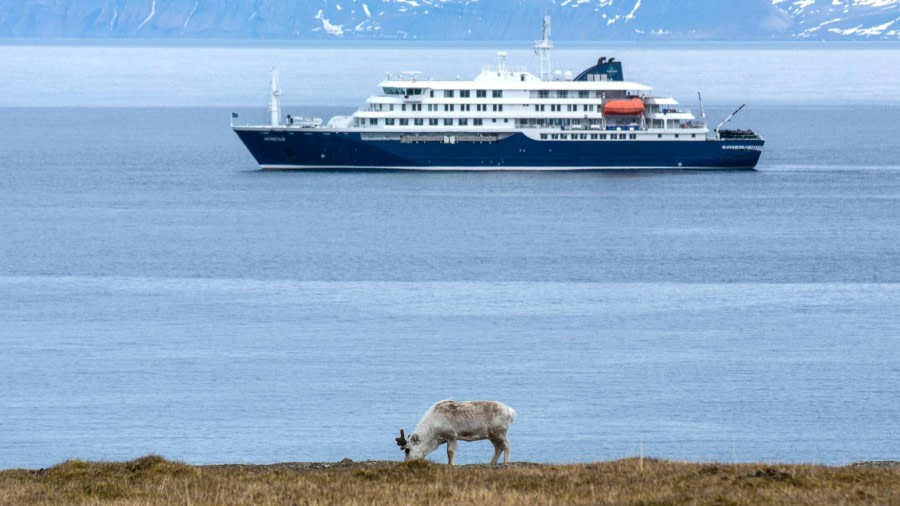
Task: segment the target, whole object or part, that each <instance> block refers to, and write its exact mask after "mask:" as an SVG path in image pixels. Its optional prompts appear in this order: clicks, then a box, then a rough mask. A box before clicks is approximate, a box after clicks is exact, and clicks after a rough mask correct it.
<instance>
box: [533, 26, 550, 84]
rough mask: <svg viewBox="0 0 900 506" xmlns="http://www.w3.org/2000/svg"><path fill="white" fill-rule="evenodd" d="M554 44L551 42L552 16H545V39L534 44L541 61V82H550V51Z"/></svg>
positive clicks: (535, 51)
mask: <svg viewBox="0 0 900 506" xmlns="http://www.w3.org/2000/svg"><path fill="white" fill-rule="evenodd" d="M551 49H553V43H552V42H550V16H544V38H543V39H542V40H537V41H535V42H534V54H536V55H538V58H539V59H540V60H541V73H540V77H541V81H549V80H550V50H551Z"/></svg>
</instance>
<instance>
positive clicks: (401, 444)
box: [394, 429, 406, 450]
mask: <svg viewBox="0 0 900 506" xmlns="http://www.w3.org/2000/svg"><path fill="white" fill-rule="evenodd" d="M394 441H396V442H397V446H399V447H400V449H401V450H402V449H403V447H404V446H406V435H404V434H403V429H400V437H395V438H394Z"/></svg>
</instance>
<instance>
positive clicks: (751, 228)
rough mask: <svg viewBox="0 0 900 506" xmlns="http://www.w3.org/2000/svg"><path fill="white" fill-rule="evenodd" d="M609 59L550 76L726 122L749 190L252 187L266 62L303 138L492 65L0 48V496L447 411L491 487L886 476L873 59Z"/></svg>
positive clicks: (885, 207)
mask: <svg viewBox="0 0 900 506" xmlns="http://www.w3.org/2000/svg"><path fill="white" fill-rule="evenodd" d="M501 49H503V47H501ZM506 49H509V46H507V47H506ZM613 49H615V50H616V51H615V52H612V51H602V50H595V49H591V48H583V47H582V48H572V49H567V50H566V49H564V50H562V51H559V52H558V53H557V54H558V59H557V60H555V61H559V62H561V65H563V66H562V68H571V69H572V70H575V71H577V70H580V69H581V67H585V66H588V65H589V64H590V63H591V62H592V61H594V60H595V59H596V57H597V56H598V53H599V54H600V55H602V54H619V55H622V59H624V60H625V65H626V67H625V70H626V73H628V74H629V75H628V76H627V77H630V78H633V79H635V80H638V81H645V82H647V83H648V84H651V85H656V86H658V87H659V88H660V89H661V90H663V91H666V92H671V93H674V94H676V95H677V96H679V97H680V98H682V99H684V101H685V102H687V103H692V101H693V97H695V96H696V95H695V92H696V91H697V89H700V90H701V91H703V92H704V99H705V101H707V102H708V104H707V113H708V114H709V115H710V117H711V120H716V119H720V118H722V117H724V116H725V115H727V114H728V113H729V112H730V111H731V110H732V109H733V108H735V107H736V106H737V105H740V103H744V102H747V103H748V108H747V110H745V111H744V112H742V113H741V115H739V116H738V119H737V120H736V125H737V126H742V127H746V126H752V127H754V128H756V129H757V130H759V131H761V132H762V133H763V135H765V136H766V137H767V139H768V144H767V148H766V151H765V153H764V154H763V158H762V161H761V165H760V171H758V172H750V173H734V172H731V173H579V174H564V173H558V174H541V173H482V174H464V173H442V174H420V173H397V172H391V173H341V172H316V173H300V172H294V173H262V172H259V171H257V170H256V167H255V165H254V163H253V160H252V158H251V157H250V155H249V154H248V153H247V152H246V151H245V150H244V148H243V147H242V145H241V144H240V142H239V141H238V139H237V137H236V136H234V134H233V133H231V132H230V130H229V127H228V121H229V117H230V114H229V113H230V111H232V110H236V111H239V112H240V113H241V120H243V119H244V118H251V119H257V118H259V119H262V118H264V117H265V110H264V106H265V100H266V90H267V79H268V74H267V73H268V68H269V67H270V66H272V65H278V66H279V68H280V69H281V70H282V85H283V87H284V89H285V93H286V102H287V103H288V104H297V105H291V106H288V107H286V110H285V112H286V113H291V112H293V113H296V114H315V115H320V116H324V117H327V116H328V115H330V114H333V113H346V112H349V111H352V110H354V108H355V107H356V106H358V105H360V104H361V103H362V102H363V100H364V99H365V98H366V97H367V96H368V95H369V94H371V93H374V92H375V89H374V85H375V83H377V81H378V80H379V79H380V78H381V77H382V76H383V72H384V71H385V70H392V71H394V72H395V73H396V71H399V70H414V69H413V68H410V67H411V66H417V67H418V70H424V71H426V72H430V73H433V74H434V75H435V77H440V76H447V75H451V76H452V75H456V74H460V75H462V76H464V77H469V76H470V75H471V74H472V73H473V72H475V71H477V69H478V67H479V66H480V65H481V64H482V63H491V60H492V54H493V49H485V48H481V47H468V48H465V49H463V50H452V49H449V48H447V47H442V46H435V47H427V46H415V47H412V48H406V47H403V46H400V45H397V46H385V47H379V48H374V49H373V48H365V47H349V46H348V47H319V48H313V49H305V48H290V47H280V48H265V47H249V48H240V47H231V48H204V47H197V48H178V47H165V48H152V47H128V48H116V47H108V46H107V47H56V46H52V45H47V46H0V75H3V76H4V78H3V79H0V468H8V467H17V466H24V467H43V466H49V465H52V464H55V463H58V462H60V461H62V460H64V459H67V458H81V459H127V458H133V457H137V456H140V455H145V454H148V453H151V452H153V453H158V454H161V455H164V456H166V457H168V458H174V459H181V460H185V461H188V462H191V463H222V462H257V463H265V462H275V461H288V460H339V459H341V458H344V457H349V458H352V459H354V460H362V459H399V458H400V457H401V453H400V452H399V451H398V450H397V448H396V446H395V445H394V441H393V438H394V437H395V436H396V434H395V433H396V432H397V431H398V429H399V428H400V427H404V428H406V430H407V431H410V430H411V429H412V428H413V427H414V425H415V423H416V422H417V421H418V420H419V418H420V416H421V415H422V413H423V412H424V411H425V410H426V409H427V408H428V406H429V405H430V404H431V403H433V402H434V401H437V400H439V399H443V398H448V397H454V398H456V399H476V398H491V399H494V398H495V399H499V400H503V401H504V402H506V403H508V404H510V405H511V406H513V407H514V408H515V409H516V411H517V412H518V419H517V420H516V422H515V423H514V424H513V426H512V428H511V430H510V440H511V443H512V458H513V459H514V460H531V461H540V462H572V461H591V460H606V459H616V458H621V457H626V456H634V455H638V454H639V453H640V452H641V451H643V453H644V454H645V455H650V456H655V457H661V458H669V459H688V460H720V461H758V460H767V461H784V462H800V461H802V462H824V463H829V464H843V463H848V462H852V461H855V460H863V459H897V458H898V457H900V443H898V441H900V430H898V429H897V427H898V424H897V420H900V400H898V399H900V398H898V395H897V389H898V386H900V267H898V266H900V162H898V159H900V136H897V135H896V130H897V129H896V118H897V117H898V114H900V91H898V90H900V89H898V88H897V87H896V85H895V84H894V83H895V82H896V77H897V71H896V69H897V68H900V51H898V50H896V49H894V47H893V46H887V47H885V46H865V47H863V48H859V47H855V46H840V45H829V46H806V45H803V46H787V47H773V46H753V45H751V46H722V47H705V46H699V45H689V46H676V47H652V46H650V47H644V46H638V47H625V46H621V47H614V48H613ZM528 54H529V53H527V52H525V51H521V52H515V51H513V52H511V55H510V62H511V64H517V59H518V61H519V62H521V63H523V64H532V63H533V62H532V61H531V60H529V56H528ZM373 61H374V62H375V63H374V64H373V63H372V62H373ZM373 66H374V68H373ZM837 68H839V69H840V72H837V71H836V69H837ZM836 72H837V73H836ZM838 74H841V75H843V77H841V78H840V79H838V77H839V76H838ZM861 92H864V93H861ZM311 104H315V106H313V105H311ZM323 104H324V105H323ZM490 454H491V449H490V445H489V444H487V443H470V444H465V445H462V446H461V447H460V451H459V454H458V456H457V459H458V460H459V461H461V462H480V461H486V460H487V459H488V458H489V457H490ZM432 457H433V458H434V459H435V460H442V459H443V458H444V456H443V455H442V453H441V452H440V451H439V452H436V453H435V454H433V456H432Z"/></svg>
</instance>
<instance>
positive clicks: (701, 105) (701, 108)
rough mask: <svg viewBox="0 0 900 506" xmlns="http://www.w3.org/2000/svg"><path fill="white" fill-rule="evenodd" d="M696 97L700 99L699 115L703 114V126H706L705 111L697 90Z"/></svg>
mask: <svg viewBox="0 0 900 506" xmlns="http://www.w3.org/2000/svg"><path fill="white" fill-rule="evenodd" d="M697 99H698V100H700V116H703V128H707V125H706V123H707V121H706V111H704V110H703V97H702V96H701V95H700V92H699V91H698V92H697Z"/></svg>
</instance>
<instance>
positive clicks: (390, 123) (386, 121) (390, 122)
mask: <svg viewBox="0 0 900 506" xmlns="http://www.w3.org/2000/svg"><path fill="white" fill-rule="evenodd" d="M384 124H385V125H387V126H393V124H394V118H387V119H386V120H384Z"/></svg>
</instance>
